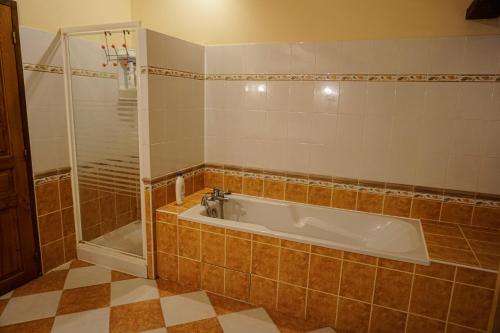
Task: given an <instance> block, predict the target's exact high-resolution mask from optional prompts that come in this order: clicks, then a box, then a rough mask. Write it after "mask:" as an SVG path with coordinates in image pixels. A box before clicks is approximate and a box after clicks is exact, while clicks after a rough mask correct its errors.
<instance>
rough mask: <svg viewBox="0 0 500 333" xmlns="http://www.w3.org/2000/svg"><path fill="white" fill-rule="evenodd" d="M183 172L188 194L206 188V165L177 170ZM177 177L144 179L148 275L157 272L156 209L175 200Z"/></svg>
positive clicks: (150, 275)
mask: <svg viewBox="0 0 500 333" xmlns="http://www.w3.org/2000/svg"><path fill="white" fill-rule="evenodd" d="M177 172H182V174H183V176H184V183H185V189H186V195H191V194H192V193H193V192H196V191H199V190H201V189H203V188H204V182H205V179H204V165H203V164H201V165H198V166H194V167H191V168H186V169H182V170H177ZM175 177H176V172H174V173H170V174H168V175H166V176H163V177H157V178H155V179H153V180H150V179H144V180H143V182H144V183H145V184H146V190H145V206H146V235H147V237H146V238H147V260H148V277H149V278H155V277H156V276H157V274H156V246H155V240H156V233H155V230H154V228H153V223H155V222H156V209H157V208H159V207H162V206H164V205H166V204H168V203H172V202H174V201H175Z"/></svg>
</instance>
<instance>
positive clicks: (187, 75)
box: [141, 66, 206, 80]
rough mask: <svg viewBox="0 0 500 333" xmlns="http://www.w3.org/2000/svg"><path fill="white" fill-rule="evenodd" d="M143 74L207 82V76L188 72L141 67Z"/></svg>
mask: <svg viewBox="0 0 500 333" xmlns="http://www.w3.org/2000/svg"><path fill="white" fill-rule="evenodd" d="M141 74H151V75H161V76H171V77H179V78H184V79H192V80H205V76H206V75H205V74H200V73H193V72H187V71H181V70H177V69H170V68H162V67H154V66H143V67H141Z"/></svg>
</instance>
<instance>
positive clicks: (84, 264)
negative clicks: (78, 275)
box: [69, 259, 94, 268]
mask: <svg viewBox="0 0 500 333" xmlns="http://www.w3.org/2000/svg"><path fill="white" fill-rule="evenodd" d="M93 265H94V264H91V263H89V262H86V261H83V260H78V259H76V260H73V261H72V262H71V264H70V265H69V268H77V267H87V266H93Z"/></svg>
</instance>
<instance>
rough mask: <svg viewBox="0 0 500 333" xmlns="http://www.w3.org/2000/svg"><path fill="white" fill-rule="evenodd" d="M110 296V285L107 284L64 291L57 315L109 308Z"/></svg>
mask: <svg viewBox="0 0 500 333" xmlns="http://www.w3.org/2000/svg"><path fill="white" fill-rule="evenodd" d="M110 294H111V285H110V284H109V283H105V284H98V285H95V286H90V287H81V288H74V289H68V290H64V291H63V293H62V296H61V301H60V302H59V308H58V309H57V314H58V315H61V314H66V313H73V312H80V311H86V310H92V309H98V308H103V307H106V306H109V304H110Z"/></svg>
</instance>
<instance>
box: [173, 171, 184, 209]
mask: <svg viewBox="0 0 500 333" xmlns="http://www.w3.org/2000/svg"><path fill="white" fill-rule="evenodd" d="M185 195H186V187H185V185H184V177H183V176H182V173H181V172H178V173H177V179H176V180H175V202H176V203H177V204H178V205H182V204H183V203H184V196H185Z"/></svg>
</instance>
